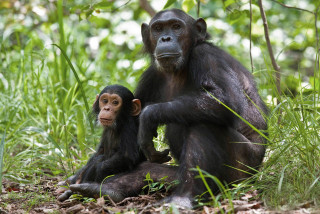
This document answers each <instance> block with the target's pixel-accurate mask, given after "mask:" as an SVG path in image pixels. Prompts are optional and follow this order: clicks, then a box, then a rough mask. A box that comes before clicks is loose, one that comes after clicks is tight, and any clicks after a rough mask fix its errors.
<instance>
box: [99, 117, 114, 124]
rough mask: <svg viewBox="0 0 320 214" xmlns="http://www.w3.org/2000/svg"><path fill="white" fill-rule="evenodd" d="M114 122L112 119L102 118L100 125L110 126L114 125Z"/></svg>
mask: <svg viewBox="0 0 320 214" xmlns="http://www.w3.org/2000/svg"><path fill="white" fill-rule="evenodd" d="M112 121H113V120H112V119H106V118H100V123H101V124H102V125H108V124H110V123H112Z"/></svg>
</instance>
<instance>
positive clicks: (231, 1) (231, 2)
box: [223, 0, 236, 8]
mask: <svg viewBox="0 0 320 214" xmlns="http://www.w3.org/2000/svg"><path fill="white" fill-rule="evenodd" d="M235 2H236V1H235V0H227V1H223V5H224V7H225V8H227V7H229V6H230V5H232V4H233V3H235Z"/></svg>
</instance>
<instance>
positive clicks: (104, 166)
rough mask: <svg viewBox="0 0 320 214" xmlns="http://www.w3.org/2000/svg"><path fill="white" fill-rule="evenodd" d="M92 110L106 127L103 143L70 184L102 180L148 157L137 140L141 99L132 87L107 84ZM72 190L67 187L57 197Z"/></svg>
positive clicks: (68, 181)
mask: <svg viewBox="0 0 320 214" xmlns="http://www.w3.org/2000/svg"><path fill="white" fill-rule="evenodd" d="M93 112H94V113H95V114H96V117H97V121H98V122H99V123H100V124H101V125H102V126H103V128H104V130H103V134H102V137H101V141H100V145H99V147H98V149H97V152H96V153H95V154H94V155H93V156H92V157H91V158H90V159H89V161H88V163H87V164H86V166H84V167H83V168H81V169H80V170H79V171H78V172H77V173H76V174H75V175H74V176H71V177H70V178H68V179H67V181H66V183H68V184H75V183H76V184H80V183H88V182H89V183H92V182H97V183H100V182H102V181H103V179H104V178H105V177H107V176H110V175H113V174H117V173H120V172H124V171H129V170H132V169H133V168H134V167H135V166H136V165H137V164H139V163H140V162H142V161H144V160H145V157H144V155H143V154H142V152H141V151H140V149H139V145H138V143H137V133H138V121H137V118H138V117H137V116H138V115H139V114H140V112H141V103H140V100H138V99H134V96H133V94H132V93H131V91H129V90H128V89H127V88H125V87H123V86H120V85H110V86H107V87H105V88H104V89H103V90H102V91H101V93H100V94H99V95H97V97H96V101H95V103H94V105H93ZM71 194H72V192H71V191H67V192H65V193H64V195H61V196H60V197H59V198H58V200H65V199H67V198H68V197H69V196H70V195H71Z"/></svg>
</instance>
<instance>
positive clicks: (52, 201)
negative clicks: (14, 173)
mask: <svg viewBox="0 0 320 214" xmlns="http://www.w3.org/2000/svg"><path fill="white" fill-rule="evenodd" d="M61 180H62V178H49V177H42V178H41V179H40V181H39V182H38V183H37V184H28V185H25V184H19V183H16V182H10V181H8V180H6V179H4V181H3V190H2V194H1V197H0V214H5V213H17V214H20V213H32V214H33V213H88V214H91V213H201V214H207V213H225V212H230V211H231V207H230V205H229V204H230V203H228V201H223V202H221V204H222V206H221V207H220V208H215V207H209V206H202V207H199V208H197V209H194V210H188V209H184V208H181V207H177V206H174V205H170V204H165V205H162V206H154V204H155V203H156V202H157V201H159V200H161V199H162V198H163V197H165V194H164V193H160V192H157V193H155V194H152V195H140V196H138V197H131V198H126V199H124V200H123V201H121V202H119V203H114V202H112V201H111V202H110V201H105V200H104V199H103V198H99V199H96V200H93V199H90V198H83V197H80V196H79V197H74V198H71V199H68V200H66V201H64V202H59V201H57V200H56V198H57V197H58V194H57V193H56V192H55V191H56V190H57V188H58V187H57V183H58V182H59V181H61ZM256 198H257V197H256V193H248V194H246V195H244V196H243V197H242V198H241V200H234V201H232V203H233V206H234V212H235V213H248V214H249V213H280V212H279V211H277V212H276V211H270V210H267V209H266V208H265V207H264V206H263V202H262V201H260V200H257V199H256ZM311 207H312V204H308V203H307V204H305V205H304V206H301V207H299V209H297V210H292V211H287V212H285V213H316V212H314V211H311V209H310V208H311Z"/></svg>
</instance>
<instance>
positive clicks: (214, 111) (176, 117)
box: [138, 83, 243, 162]
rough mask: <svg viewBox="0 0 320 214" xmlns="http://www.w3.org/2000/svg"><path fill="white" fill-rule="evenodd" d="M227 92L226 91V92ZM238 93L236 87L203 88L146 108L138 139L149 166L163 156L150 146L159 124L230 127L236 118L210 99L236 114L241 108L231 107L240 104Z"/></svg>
mask: <svg viewBox="0 0 320 214" xmlns="http://www.w3.org/2000/svg"><path fill="white" fill-rule="evenodd" d="M210 85H213V84H212V83H211V84H210ZM226 90H228V91H227V92H226ZM237 90H238V88H236V87H235V88H223V87H216V88H213V87H206V84H204V85H203V88H201V89H199V91H198V93H190V94H186V95H184V96H180V97H177V98H176V99H174V100H173V101H170V102H165V103H157V104H152V105H148V106H146V107H145V108H144V110H143V111H142V113H141V115H140V128H139V133H138V139H139V143H140V145H141V148H142V150H143V151H144V153H145V155H146V156H147V158H148V159H149V160H150V161H152V162H158V159H161V158H162V156H163V154H161V153H159V152H157V151H156V150H155V149H154V147H153V144H152V130H154V129H155V128H156V127H158V125H159V124H168V123H180V124H192V123H205V122H210V123H212V121H214V122H215V123H216V124H221V125H227V126H232V124H233V121H234V120H235V115H234V114H233V113H232V112H231V111H230V110H228V109H227V108H226V107H224V106H223V105H222V104H221V103H219V102H218V101H216V100H215V99H214V98H213V97H212V96H214V97H216V98H217V99H218V100H219V101H221V102H222V103H224V104H225V105H226V106H228V107H229V108H231V109H232V110H234V111H236V112H238V111H239V109H238V107H237V106H241V105H234V103H238V104H239V103H241V102H243V101H241V99H239V97H240V96H243V94H241V93H237ZM225 94H227V96H226V95H225Z"/></svg>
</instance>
